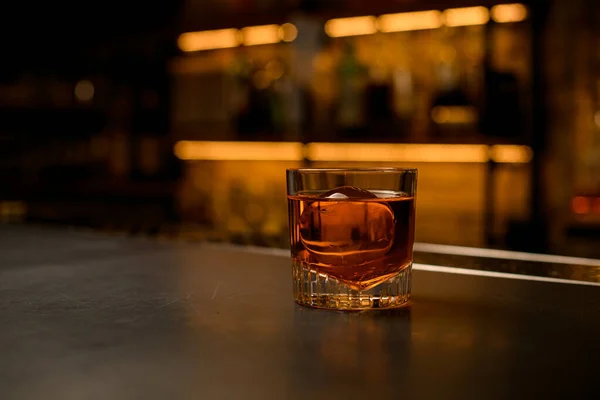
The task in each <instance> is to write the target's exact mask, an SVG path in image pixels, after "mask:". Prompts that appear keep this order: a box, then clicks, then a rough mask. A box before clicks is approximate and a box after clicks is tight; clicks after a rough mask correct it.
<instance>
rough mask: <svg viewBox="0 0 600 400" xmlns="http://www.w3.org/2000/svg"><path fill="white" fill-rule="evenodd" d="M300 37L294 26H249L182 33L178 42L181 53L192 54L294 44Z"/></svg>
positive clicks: (287, 24)
mask: <svg viewBox="0 0 600 400" xmlns="http://www.w3.org/2000/svg"><path fill="white" fill-rule="evenodd" d="M297 36H298V29H297V28H296V26H295V25H294V24H291V23H285V24H283V25H281V26H279V25H260V26H247V27H245V28H242V29H241V30H237V29H234V28H231V29H217V30H214V31H200V32H187V33H182V34H181V35H180V36H179V39H178V40H177V44H178V46H179V48H180V49H181V51H185V52H192V51H201V50H215V49H228V48H231V47H237V46H239V45H240V44H243V45H244V46H254V45H261V44H273V43H279V42H280V41H284V42H292V41H294V40H295V39H296V37H297Z"/></svg>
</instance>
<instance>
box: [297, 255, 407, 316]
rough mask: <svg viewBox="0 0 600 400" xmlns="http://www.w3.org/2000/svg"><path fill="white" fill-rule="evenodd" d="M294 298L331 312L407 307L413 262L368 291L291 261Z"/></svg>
mask: <svg viewBox="0 0 600 400" xmlns="http://www.w3.org/2000/svg"><path fill="white" fill-rule="evenodd" d="M292 270H293V281H294V299H295V300H296V302H297V303H298V304H300V305H303V306H307V307H314V308H324V309H330V310H356V311H360V310H386V309H391V308H401V307H405V306H407V305H408V304H409V300H410V288H411V278H412V263H410V264H409V266H408V267H406V268H405V269H403V270H402V271H400V272H399V273H398V274H397V275H395V276H393V277H392V278H390V279H388V280H386V281H384V282H382V283H380V284H379V285H377V286H375V287H372V288H370V289H367V290H355V289H352V288H350V287H349V286H347V285H346V284H344V283H342V282H339V281H338V280H337V279H335V278H332V277H330V276H328V275H326V274H322V273H319V272H316V271H314V270H311V269H310V268H307V266H306V265H303V264H301V263H299V262H295V261H292Z"/></svg>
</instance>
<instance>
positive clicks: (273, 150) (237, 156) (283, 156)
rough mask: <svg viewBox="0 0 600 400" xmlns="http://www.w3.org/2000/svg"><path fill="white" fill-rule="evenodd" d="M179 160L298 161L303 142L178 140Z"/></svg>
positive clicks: (177, 152) (175, 150) (300, 157)
mask: <svg viewBox="0 0 600 400" xmlns="http://www.w3.org/2000/svg"><path fill="white" fill-rule="evenodd" d="M173 150H174V153H175V156H176V157H177V158H179V159H181V160H215V161H300V160H302V159H303V158H304V154H303V150H304V148H303V144H302V143H297V142H210V141H187V140H184V141H180V142H177V143H176V144H175V147H174V149H173Z"/></svg>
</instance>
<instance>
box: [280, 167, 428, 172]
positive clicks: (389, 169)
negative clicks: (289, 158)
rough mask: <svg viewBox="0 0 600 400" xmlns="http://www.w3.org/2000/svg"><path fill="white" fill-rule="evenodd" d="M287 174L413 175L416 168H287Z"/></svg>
mask: <svg viewBox="0 0 600 400" xmlns="http://www.w3.org/2000/svg"><path fill="white" fill-rule="evenodd" d="M286 171H287V172H299V173H323V172H325V173H327V172H331V173H335V172H351V173H361V172H381V173H413V172H418V169H417V168H406V167H365V168H361V167H348V168H287V169H286Z"/></svg>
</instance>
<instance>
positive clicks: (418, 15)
mask: <svg viewBox="0 0 600 400" xmlns="http://www.w3.org/2000/svg"><path fill="white" fill-rule="evenodd" d="M377 26H378V28H379V31H381V32H404V31H417V30H423V29H435V28H439V27H440V26H442V13H441V12H439V11H437V10H431V11H419V12H407V13H399V14H384V15H381V16H380V17H379V18H378V19H377Z"/></svg>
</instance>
